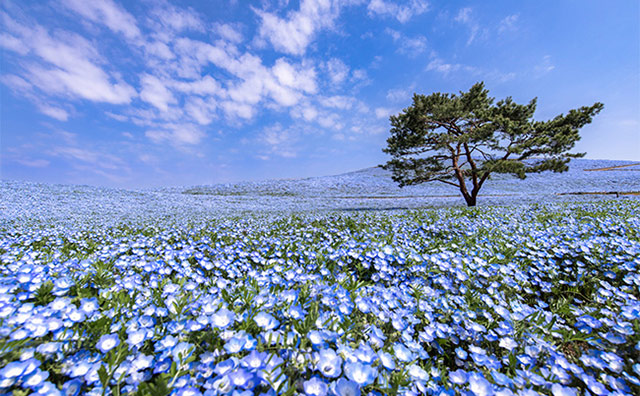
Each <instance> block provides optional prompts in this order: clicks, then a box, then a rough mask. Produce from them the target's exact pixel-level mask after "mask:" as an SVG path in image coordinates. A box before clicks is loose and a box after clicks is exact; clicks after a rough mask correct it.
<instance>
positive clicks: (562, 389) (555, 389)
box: [551, 384, 578, 396]
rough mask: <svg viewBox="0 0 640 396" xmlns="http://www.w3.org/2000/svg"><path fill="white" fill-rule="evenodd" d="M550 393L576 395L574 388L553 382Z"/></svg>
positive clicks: (562, 395) (560, 395)
mask: <svg viewBox="0 0 640 396" xmlns="http://www.w3.org/2000/svg"><path fill="white" fill-rule="evenodd" d="M551 393H552V394H553V396H576V395H577V394H578V392H577V391H576V390H575V389H573V388H569V387H566V386H562V385H560V384H553V385H552V386H551Z"/></svg>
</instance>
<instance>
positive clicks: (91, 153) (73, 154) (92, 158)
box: [49, 146, 126, 170]
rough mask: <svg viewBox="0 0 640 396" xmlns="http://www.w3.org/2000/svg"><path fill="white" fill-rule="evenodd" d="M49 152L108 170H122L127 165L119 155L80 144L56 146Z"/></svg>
mask: <svg viewBox="0 0 640 396" xmlns="http://www.w3.org/2000/svg"><path fill="white" fill-rule="evenodd" d="M49 154H50V155H52V156H55V157H63V158H67V159H72V160H75V161H80V162H85V163H88V164H91V165H92V166H93V167H99V168H102V169H106V170H122V169H123V168H125V167H126V164H125V162H124V161H123V160H122V159H121V158H119V157H117V156H114V155H111V154H105V153H103V152H100V151H95V150H91V149H88V148H83V147H79V146H55V147H53V148H52V149H51V150H50V151H49Z"/></svg>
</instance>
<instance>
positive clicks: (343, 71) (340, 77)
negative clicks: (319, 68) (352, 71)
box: [325, 58, 349, 85]
mask: <svg viewBox="0 0 640 396" xmlns="http://www.w3.org/2000/svg"><path fill="white" fill-rule="evenodd" d="M325 67H326V68H327V72H328V74H329V79H330V80H331V82H332V83H333V84H334V85H340V84H342V83H343V82H344V81H345V80H346V79H347V77H349V66H347V65H346V64H345V63H344V62H343V61H341V60H340V59H338V58H331V59H329V61H328V62H327V63H326V65H325Z"/></svg>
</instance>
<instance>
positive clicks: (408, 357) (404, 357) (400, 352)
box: [393, 343, 415, 362]
mask: <svg viewBox="0 0 640 396" xmlns="http://www.w3.org/2000/svg"><path fill="white" fill-rule="evenodd" d="M393 352H395V355H396V358H397V359H398V360H399V361H401V362H410V361H412V360H413V359H415V356H414V355H413V353H412V352H411V351H410V350H409V348H407V347H405V346H404V345H402V344H400V343H396V344H395V345H394V346H393Z"/></svg>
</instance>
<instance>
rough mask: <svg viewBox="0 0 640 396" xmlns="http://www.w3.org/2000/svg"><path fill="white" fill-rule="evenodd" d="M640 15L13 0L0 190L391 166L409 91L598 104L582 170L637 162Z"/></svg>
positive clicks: (507, 7) (1, 83)
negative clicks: (480, 89)
mask: <svg viewBox="0 0 640 396" xmlns="http://www.w3.org/2000/svg"><path fill="white" fill-rule="evenodd" d="M639 15H640V10H639V3H638V1H636V0H620V1H615V2H611V1H589V0H580V1H578V0H575V1H574V0H567V1H527V2H520V1H510V0H504V1H491V2H486V1H475V2H474V1H423V0H408V1H397V2H394V1H391V0H301V1H296V0H290V1H287V0H275V1H266V0H264V1H254V2H249V1H240V0H236V1H232V0H217V1H201V2H195V1H194V2H186V1H184V2H171V3H169V2H164V1H155V0H146V1H140V2H132V1H126V2H125V1H116V0H100V1H98V0H93V1H85V0H55V1H49V2H46V1H16V2H12V1H3V2H2V11H1V15H0V17H1V22H0V29H1V30H0V47H1V49H2V59H1V62H2V64H1V70H0V89H1V120H0V122H1V125H0V126H1V141H0V143H1V150H0V154H1V156H2V158H1V175H0V176H1V177H2V178H3V179H19V180H29V181H39V182H53V183H74V184H91V185H105V186H117V187H154V186H171V185H194V184H208V183H217V182H230V181H238V180H259V179H268V178H292V177H305V176H320V175H329V174H335V173H341V172H347V171H351V170H357V169H360V168H364V167H369V166H374V165H377V164H381V163H384V162H385V161H386V160H387V157H386V155H385V154H383V153H382V152H381V149H382V148H383V147H384V145H385V140H386V138H387V136H388V133H389V132H388V131H389V121H388V117H389V115H390V114H394V113H397V112H399V111H400V110H402V109H403V108H405V107H407V106H408V105H410V103H411V96H412V94H413V93H414V92H417V93H423V94H429V93H432V92H436V91H440V92H458V91H460V90H467V89H468V88H469V87H470V86H471V85H473V83H475V82H477V81H484V82H485V84H486V85H487V88H488V89H489V90H490V93H491V95H492V96H495V97H496V98H504V97H506V96H512V97H513V98H514V99H515V100H516V101H518V102H525V101H529V100H530V99H531V98H533V97H538V111H537V113H536V118H537V119H548V118H551V117H553V116H555V115H557V114H560V113H564V112H567V111H568V110H570V109H572V108H575V107H579V106H582V105H590V104H592V103H594V102H596V101H601V102H603V103H604V104H605V109H604V111H603V112H602V113H601V114H600V115H599V116H597V117H596V119H595V120H594V122H593V123H592V124H591V125H588V126H587V127H585V128H584V129H583V130H582V136H583V138H582V140H581V141H580V142H579V144H578V145H577V147H576V151H586V152H587V158H599V159H627V160H640V72H639V71H640V31H639V26H640V24H639V23H638V16H639Z"/></svg>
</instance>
